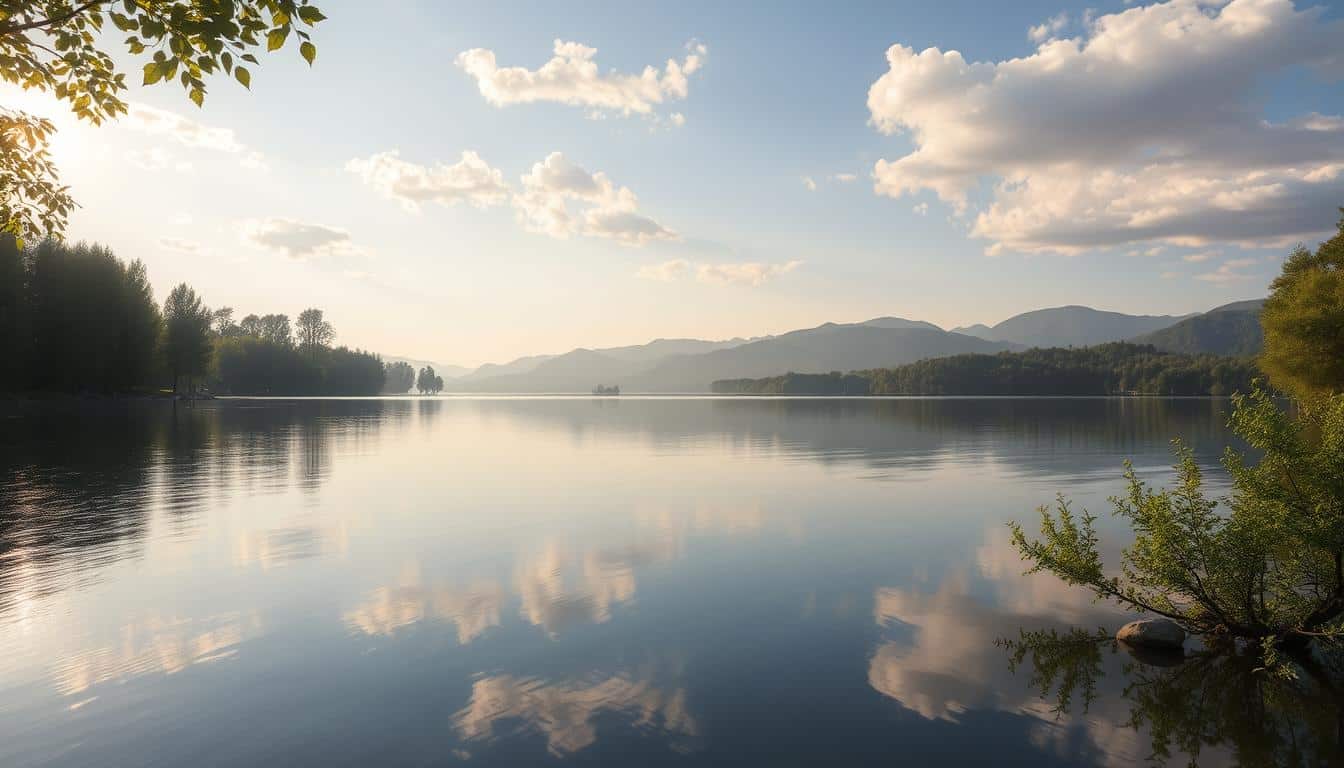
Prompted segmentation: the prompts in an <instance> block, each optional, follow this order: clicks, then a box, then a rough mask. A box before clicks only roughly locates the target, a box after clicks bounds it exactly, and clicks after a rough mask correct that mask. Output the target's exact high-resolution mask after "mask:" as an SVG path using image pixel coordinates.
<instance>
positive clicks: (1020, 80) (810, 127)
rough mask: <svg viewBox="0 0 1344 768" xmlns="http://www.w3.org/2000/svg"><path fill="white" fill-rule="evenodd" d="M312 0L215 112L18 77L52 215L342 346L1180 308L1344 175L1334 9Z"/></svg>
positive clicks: (721, 332) (588, 338)
mask: <svg viewBox="0 0 1344 768" xmlns="http://www.w3.org/2000/svg"><path fill="white" fill-rule="evenodd" d="M319 5H320V6H321V8H322V10H323V11H324V12H325V13H326V15H327V16H328V20H327V21H325V22H323V23H321V24H320V25H319V26H318V28H317V30H316V31H315V33H314V40H315V41H316V43H317V45H318V56H317V60H316V62H315V65H314V66H312V67H311V68H310V67H309V66H308V65H307V64H306V63H304V62H303V60H302V59H301V58H300V57H299V55H298V53H297V50H295V49H294V46H293V45H291V46H290V47H288V48H287V49H285V50H284V51H281V52H278V53H275V54H270V55H263V57H262V60H261V66H260V67H256V68H254V71H253V77H252V85H251V90H250V91H248V90H244V89H243V88H242V87H241V86H239V85H237V84H236V83H233V82H231V81H226V80H224V79H217V80H214V81H211V87H210V90H209V93H208V96H207V98H206V101H205V105H204V107H203V108H201V109H198V108H196V107H195V106H194V105H193V104H191V103H190V102H189V101H188V100H187V99H186V95H185V93H184V92H183V91H182V90H180V89H178V88H176V87H175V86H169V87H165V86H162V85H160V86H154V87H148V88H142V87H140V86H138V85H132V87H131V88H130V92H129V93H128V94H127V96H128V99H129V100H130V102H131V103H132V110H131V114H130V115H129V116H127V117H124V118H121V119H120V120H119V121H118V122H117V123H116V124H113V125H110V126H104V127H101V128H94V127H91V126H85V125H81V124H78V123H76V122H75V121H74V120H73V119H72V118H70V117H68V116H67V115H65V114H64V113H62V112H60V111H59V110H58V109H53V108H52V107H50V105H49V104H48V103H46V102H45V101H44V100H43V99H42V98H41V97H36V96H33V95H31V94H22V95H18V96H15V95H14V94H12V93H8V92H7V93H6V99H7V101H6V103H10V104H16V105H18V106H22V107H24V108H28V109H31V110H33V111H37V112H44V113H46V114H50V115H52V116H53V117H55V118H56V119H57V124H58V128H59V129H60V135H59V136H58V138H57V139H56V142H55V144H54V153H55V157H56V160H57V161H58V162H59V163H60V164H61V166H62V169H63V180H64V181H65V182H66V183H68V184H70V185H71V187H72V190H73V192H74V194H75V196H76V198H77V199H78V200H79V202H80V203H81V206H82V207H81V208H80V209H79V210H78V211H77V212H76V213H75V214H74V216H73V217H72V219H71V226H70V230H69V237H70V238H72V239H75V240H81V239H82V240H90V241H97V242H101V243H104V244H106V245H108V246H110V247H111V248H112V249H113V250H114V251H115V252H116V253H117V254H118V255H119V256H121V257H123V258H127V259H129V258H139V259H142V260H143V261H144V262H145V263H146V265H147V267H148V270H149V274H150V277H151V279H152V281H153V284H154V287H155V291H156V295H158V297H159V298H160V299H162V298H163V296H165V295H166V294H167V292H168V290H169V289H170V288H171V287H172V286H173V285H174V284H176V283H179V282H182V281H186V282H188V283H190V284H191V285H192V286H194V287H195V288H196V289H197V290H198V291H199V292H200V293H201V294H202V295H203V297H204V299H205V301H206V303H207V304H209V305H211V306H215V307H218V306H226V305H227V306H231V307H233V308H234V309H235V314H236V316H241V315H244V314H247V313H258V314H265V313H269V312H284V313H287V314H289V315H290V316H291V317H294V316H296V315H297V314H298V313H299V311H301V310H302V309H304V308H305V307H309V306H316V307H321V308H323V309H324V310H325V311H326V313H327V317H328V319H329V320H330V321H331V322H332V323H333V325H334V326H335V328H336V331H337V342H338V343H343V344H347V345H350V346H358V347H361V348H366V349H371V350H373V351H376V352H380V353H382V354H384V355H395V356H407V357H413V358H419V359H430V360H435V361H440V362H444V363H454V364H460V365H477V364H480V363H484V362H499V361H505V360H508V359H512V358H514V357H518V356H521V355H526V354H534V353H558V352H564V351H567V350H569V349H572V348H575V347H580V346H582V347H603V346H615V345H621V344H633V343H643V342H646V341H649V340H651V339H654V338H659V337H665V338H674V337H695V338H709V339H719V338H731V337H737V336H757V335H763V334H768V333H778V332H783V331H787V330H792V329H796V328H801V327H810V326H815V325H818V324H820V323H823V322H827V321H835V322H847V321H860V320H865V319H868V318H872V317H877V316H883V315H895V316H900V317H906V318H911V319H920V320H927V321H930V322H933V323H936V324H938V325H941V326H943V327H946V328H951V327H954V326H959V325H969V324H971V323H986V324H993V323H996V322H998V321H1000V320H1003V319H1005V318H1007V317H1009V316H1011V315H1014V314H1016V313H1019V312H1023V311H1027V310H1031V309H1037V308H1041V307H1049V306H1059V305H1065V304H1084V305H1088V306H1092V307H1096V308H1099V309H1108V310H1117V311H1124V312H1131V313H1152V314H1182V313H1186V312H1192V311H1201V310H1206V309H1209V308H1212V307H1214V306H1217V305H1219V304H1223V303H1227V302H1230V301H1235V300H1240V299H1246V298H1254V297H1258V296H1263V295H1264V293H1265V292H1266V286H1267V284H1268V282H1269V280H1271V279H1272V277H1273V276H1274V275H1275V274H1276V273H1277V271H1278V268H1279V264H1280V263H1281V262H1282V259H1283V257H1284V256H1285V255H1286V254H1287V253H1288V252H1289V250H1290V249H1291V247H1292V246H1293V244H1295V243H1298V242H1305V243H1307V244H1308V245H1314V244H1315V243H1316V242H1318V241H1320V240H1321V239H1324V238H1325V237H1327V236H1328V235H1329V234H1330V233H1331V232H1333V230H1334V227H1335V223H1336V220H1337V219H1338V217H1339V216H1338V212H1337V208H1338V207H1339V206H1340V205H1344V118H1341V117H1340V115H1341V114H1344V95H1341V94H1342V93H1344V92H1342V91H1341V90H1340V89H1339V85H1340V78H1341V76H1342V75H1344V54H1341V53H1340V51H1341V50H1344V49H1340V48H1339V47H1338V45H1337V41H1338V40H1340V39H1342V38H1344V34H1341V33H1344V21H1341V19H1342V18H1344V13H1341V10H1344V9H1341V8H1339V7H1335V6H1331V5H1316V4H1310V3H1308V2H1297V3H1296V4H1294V3H1293V2H1290V0H1230V1H1229V2H1194V1H1193V0H1190V1H1184V0H1171V1H1170V2H1166V3H1156V4H1148V5H1144V4H1142V3H1123V2H1118V1H1117V2H1094V3H1083V4H1073V3H1064V2H1060V1H1059V0H1053V1H1047V2H1035V1H1032V2H1014V3H1000V4H995V5H994V6H993V12H992V13H991V12H987V11H986V8H987V6H985V5H984V4H983V3H982V2H962V0H937V2H880V3H878V2H874V3H833V2H832V3H821V2H817V3H783V2H771V3H752V4H749V3H745V2H743V3H722V2H705V3H699V2H691V1H684V2H681V3H677V4H668V3H661V4H654V3H635V2H622V3H616V2H585V3H574V4H570V3H555V2H544V3H543V2H534V3H518V2H504V1H502V0H492V2H489V3H481V2H474V3H456V2H438V1H431V0H426V1H425V2H389V3H386V4H377V5H376V6H370V4H368V3H356V2H353V1H352V0H323V2H320V3H319ZM371 8H376V10H377V12H376V13H372V12H371V11H370V9H371ZM121 61H122V63H123V66H124V67H125V70H126V71H127V72H128V73H131V74H130V76H129V77H128V80H131V81H132V82H135V83H138V79H139V78H138V71H139V66H138V65H137V64H136V63H135V62H134V61H133V60H131V59H129V57H127V58H123V59H121Z"/></svg>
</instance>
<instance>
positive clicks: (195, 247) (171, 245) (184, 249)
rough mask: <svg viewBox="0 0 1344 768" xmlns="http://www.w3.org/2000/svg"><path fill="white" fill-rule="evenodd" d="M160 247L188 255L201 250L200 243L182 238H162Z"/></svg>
mask: <svg viewBox="0 0 1344 768" xmlns="http://www.w3.org/2000/svg"><path fill="white" fill-rule="evenodd" d="M159 247H161V248H163V249H164V250H166V251H172V252H174V253H186V254H194V253H196V252H198V251H200V250H201V244H200V243H198V242H196V241H194V240H185V239H183V238H180V237H161V238H159Z"/></svg>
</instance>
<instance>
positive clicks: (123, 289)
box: [0, 235, 160, 392]
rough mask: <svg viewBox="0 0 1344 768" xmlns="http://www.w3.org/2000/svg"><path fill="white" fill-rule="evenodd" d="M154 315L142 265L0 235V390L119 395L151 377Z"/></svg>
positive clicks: (95, 251) (106, 253)
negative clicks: (1, 369) (0, 368)
mask: <svg viewBox="0 0 1344 768" xmlns="http://www.w3.org/2000/svg"><path fill="white" fill-rule="evenodd" d="M159 325H160V320H159V309H158V306H157V305H156V304H155V302H154V296H153V292H152V290H151V288H150V285H149V280H148V277H147V276H146V273H145V267H144V264H142V263H141V262H139V261H132V262H130V263H127V262H123V261H121V260H120V259H118V258H116V256H114V255H113V254H112V252H111V251H110V250H108V249H107V248H104V247H101V246H97V245H85V244H82V243H81V244H79V245H74V246H70V245H66V244H64V243H59V242H56V241H54V240H46V241H42V242H40V243H37V244H36V245H34V246H32V247H29V248H26V249H21V248H20V247H19V244H18V242H17V240H16V239H15V238H13V237H7V236H2V235H0V353H3V355H4V359H5V360H6V361H7V365H6V367H5V371H6V373H5V374H4V375H3V377H0V389H8V390H31V389H42V390H57V391H66V392H118V391H125V390H128V389H131V388H133V387H137V386H142V385H146V384H148V383H150V382H151V380H152V379H153V377H154V368H155V362H156V351H157V345H158V339H159Z"/></svg>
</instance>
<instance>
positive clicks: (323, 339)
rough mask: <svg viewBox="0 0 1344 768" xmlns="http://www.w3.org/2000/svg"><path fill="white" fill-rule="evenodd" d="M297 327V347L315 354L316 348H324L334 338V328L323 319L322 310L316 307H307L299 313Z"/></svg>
mask: <svg viewBox="0 0 1344 768" xmlns="http://www.w3.org/2000/svg"><path fill="white" fill-rule="evenodd" d="M297 328H298V334H299V348H300V349H303V350H305V351H307V352H308V353H309V354H316V353H317V351H318V350H321V349H325V348H326V347H328V346H330V345H331V342H332V340H334V339H335V338H336V329H334V328H332V327H331V323H329V322H327V321H326V320H324V319H323V317H322V310H320V309H318V308H316V307H309V308H308V309H305V310H303V311H302V312H300V313H299V321H298V323H297Z"/></svg>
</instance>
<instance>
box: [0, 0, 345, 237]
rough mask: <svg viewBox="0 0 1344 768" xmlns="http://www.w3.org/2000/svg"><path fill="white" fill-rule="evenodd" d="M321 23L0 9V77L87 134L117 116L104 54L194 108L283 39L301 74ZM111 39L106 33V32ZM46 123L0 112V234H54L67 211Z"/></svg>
mask: <svg viewBox="0 0 1344 768" xmlns="http://www.w3.org/2000/svg"><path fill="white" fill-rule="evenodd" d="M325 18H326V17H325V16H324V15H323V14H322V11H321V10H319V9H318V8H317V6H315V5H312V4H310V3H309V2H308V0H82V1H81V2H72V1H71V0H0V77H2V78H3V79H4V81H6V82H8V83H11V84H13V85H16V86H19V87H21V88H23V89H24V90H37V91H42V92H48V93H51V94H53V95H54V96H55V97H56V98H57V99H59V100H61V101H64V102H67V103H68V104H69V106H70V109H71V111H72V112H73V113H74V114H75V116H76V117H77V118H79V119H81V120H84V121H87V122H89V123H91V124H93V125H102V124H103V122H104V121H106V120H109V119H113V118H116V117H117V116H118V115H124V114H126V112H127V104H126V101H125V100H124V99H123V98H122V95H123V94H124V93H125V91H126V90H127V85H126V75H125V73H122V72H118V71H117V69H116V66H115V63H114V62H113V60H112V56H111V55H110V54H109V53H108V51H107V50H106V49H105V46H106V44H107V42H108V40H110V39H111V38H112V37H113V35H114V34H117V33H124V34H126V35H127V37H126V38H125V39H124V40H123V42H122V43H121V47H124V49H125V50H126V51H127V52H128V53H130V54H131V55H133V56H148V58H149V60H148V61H147V62H145V63H144V65H143V70H142V83H143V84H144V85H146V86H149V85H155V84H158V83H166V82H172V81H174V80H176V81H177V82H179V83H180V84H181V86H182V88H183V89H184V90H185V92H186V94H187V98H188V99H190V100H191V101H192V102H194V103H195V104H196V105H197V106H198V107H199V106H201V105H202V104H204V102H205V95H206V80H207V79H208V78H209V77H210V76H211V75H215V74H218V73H220V72H223V73H224V74H226V75H231V76H232V77H233V78H234V79H235V80H237V81H238V82H239V83H240V84H242V85H243V87H245V88H250V87H251V83H252V73H251V71H250V70H249V69H248V67H247V65H248V64H253V65H255V64H257V63H258V62H257V58H256V56H255V54H254V51H256V50H259V49H260V48H261V47H262V46H263V45H264V46H265V49H266V50H267V51H276V50H279V49H281V48H283V47H284V46H285V44H286V42H287V41H289V40H290V39H291V36H293V37H294V38H297V39H298V40H299V46H298V49H299V55H300V56H302V57H303V58H304V60H306V61H307V62H308V63H309V64H310V65H311V64H312V63H313V61H314V59H315V58H316V57H317V47H316V46H315V45H314V44H313V42H312V39H311V35H310V31H309V30H310V29H311V28H312V27H313V26H314V25H316V24H317V23H318V22H321V21H322V20H323V19H325ZM114 29H115V30H116V33H114V32H113V30H114ZM53 131H54V127H53V126H52V124H51V122H50V121H48V120H44V119H40V118H37V117H35V116H33V115H29V114H27V113H24V112H20V111H16V110H8V109H3V108H0V232H4V233H8V234H12V235H14V236H16V237H18V238H20V239H23V238H38V237H41V236H45V235H60V234H61V233H62V232H63V231H64V229H65V226H66V222H67V219H68V217H69V214H70V212H71V210H73V209H74V207H75V201H74V198H73V197H72V196H71V194H70V191H69V188H68V187H66V186H64V185H62V184H61V183H60V179H59V175H58V172H57V168H56V166H55V164H54V163H53V162H52V160H51V157H50V153H49V151H48V145H49V140H50V137H51V134H52V133H53Z"/></svg>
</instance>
